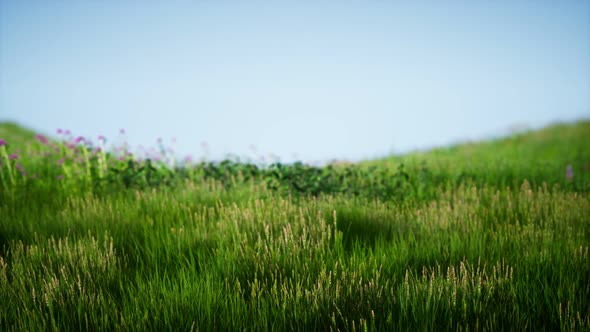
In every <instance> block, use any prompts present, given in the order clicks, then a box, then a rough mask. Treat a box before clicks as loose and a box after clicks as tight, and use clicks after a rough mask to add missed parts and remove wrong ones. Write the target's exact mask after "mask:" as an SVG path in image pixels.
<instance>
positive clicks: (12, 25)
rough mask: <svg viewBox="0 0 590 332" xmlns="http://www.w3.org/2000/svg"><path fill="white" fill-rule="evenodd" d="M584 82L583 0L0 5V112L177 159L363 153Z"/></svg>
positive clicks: (521, 114)
mask: <svg viewBox="0 0 590 332" xmlns="http://www.w3.org/2000/svg"><path fill="white" fill-rule="evenodd" d="M589 92H590V2H589V1H543V0H541V1H493V2H491V1H444V2H438V1H417V2H410V1H407V2H406V1H332V2H330V1H322V2H321V4H318V3H316V2H312V1H297V2H294V1H293V2H290V1H284V2H283V1H281V2H278V1H268V2H254V1H203V2H181V1H159V2H157V1H150V2H147V1H145V2H143V1H141V2H140V1H114V0H112V1H109V0H107V1H0V120H12V121H17V122H18V123H21V124H23V125H25V126H28V127H31V128H33V129H35V130H37V131H40V132H43V133H48V134H53V133H55V130H56V129H57V128H64V129H70V130H72V131H73V132H74V134H77V135H83V136H88V137H94V138H95V137H96V136H98V135H105V136H107V137H108V138H111V142H116V141H117V137H118V131H119V128H125V129H126V132H127V134H126V137H127V139H128V141H129V142H130V144H131V145H132V146H135V147H137V146H138V145H140V144H141V145H144V146H155V145H156V140H157V139H158V138H159V137H161V138H163V139H164V142H165V143H170V142H171V140H172V138H176V144H175V150H176V152H177V154H178V156H179V157H182V156H184V155H187V154H192V155H194V156H195V157H196V158H197V157H200V156H202V155H203V154H204V153H205V152H204V151H203V149H202V144H201V143H202V142H207V144H208V146H209V148H208V155H207V157H208V158H210V159H219V158H222V157H224V156H226V155H227V154H230V153H232V154H235V155H238V156H250V157H255V156H259V155H264V156H268V155H269V154H270V153H272V154H274V155H276V156H278V157H280V158H281V160H282V161H292V160H294V159H301V160H304V161H308V162H311V161H326V160H330V159H335V158H336V159H348V160H359V159H364V158H373V157H377V156H384V155H387V154H389V153H391V152H395V153H400V152H405V151H409V150H412V149H423V148H427V147H431V146H438V145H444V144H449V143H453V142H457V141H461V140H469V139H480V138H485V137H490V136H494V135H500V134H505V133H507V130H508V128H509V127H511V126H514V125H527V126H529V127H531V128H535V127H540V126H543V125H546V124H549V123H551V122H554V121H572V120H575V119H579V118H589V117H590V93H589ZM252 146H255V147H256V152H254V151H253V149H252Z"/></svg>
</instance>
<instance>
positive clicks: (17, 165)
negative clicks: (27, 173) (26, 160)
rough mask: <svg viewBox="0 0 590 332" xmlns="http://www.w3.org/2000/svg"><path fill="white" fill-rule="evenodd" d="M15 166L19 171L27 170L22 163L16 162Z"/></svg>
mask: <svg viewBox="0 0 590 332" xmlns="http://www.w3.org/2000/svg"><path fill="white" fill-rule="evenodd" d="M14 167H15V168H16V169H18V170H19V171H24V170H25V168H24V167H23V165H21V164H19V163H16V165H14Z"/></svg>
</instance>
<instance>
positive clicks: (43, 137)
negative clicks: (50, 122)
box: [35, 134, 47, 144]
mask: <svg viewBox="0 0 590 332" xmlns="http://www.w3.org/2000/svg"><path fill="white" fill-rule="evenodd" d="M35 139H36V140H37V141H39V142H41V144H47V137H45V136H43V135H41V134H37V135H35Z"/></svg>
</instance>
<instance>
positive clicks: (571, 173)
mask: <svg viewBox="0 0 590 332" xmlns="http://www.w3.org/2000/svg"><path fill="white" fill-rule="evenodd" d="M565 178H566V179H567V180H572V179H573V178H574V169H573V168H572V165H567V167H566V168H565Z"/></svg>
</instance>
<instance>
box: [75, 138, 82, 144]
mask: <svg viewBox="0 0 590 332" xmlns="http://www.w3.org/2000/svg"><path fill="white" fill-rule="evenodd" d="M74 142H75V143H76V144H78V143H80V142H84V137H82V136H78V137H76V140H75V141H74Z"/></svg>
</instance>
